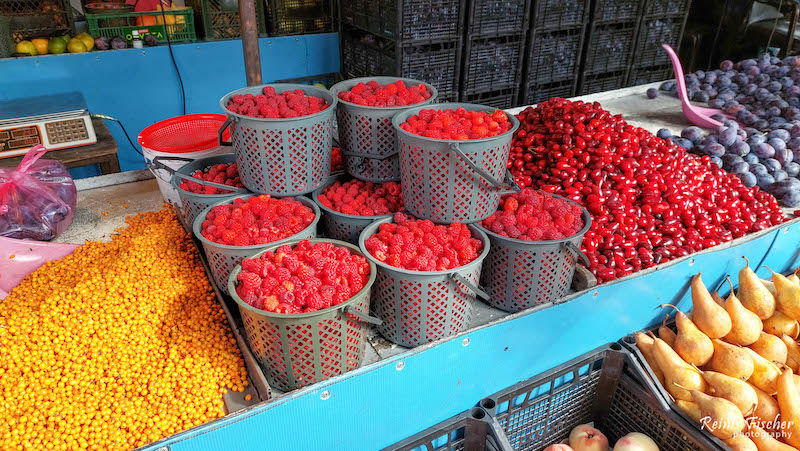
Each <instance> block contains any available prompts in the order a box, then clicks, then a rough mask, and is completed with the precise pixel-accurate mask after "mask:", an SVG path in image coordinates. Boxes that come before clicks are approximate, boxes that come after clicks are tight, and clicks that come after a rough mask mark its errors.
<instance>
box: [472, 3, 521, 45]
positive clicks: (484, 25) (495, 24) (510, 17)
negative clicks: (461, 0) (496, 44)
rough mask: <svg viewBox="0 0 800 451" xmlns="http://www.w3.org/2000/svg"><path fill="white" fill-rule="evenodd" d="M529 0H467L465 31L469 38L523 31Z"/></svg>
mask: <svg viewBox="0 0 800 451" xmlns="http://www.w3.org/2000/svg"><path fill="white" fill-rule="evenodd" d="M530 2H531V0H472V1H470V2H467V5H468V6H467V18H466V32H467V36H469V37H471V38H477V37H490V36H503V35H509V34H521V33H525V31H526V30H527V29H528V17H529V15H530V11H529V7H530Z"/></svg>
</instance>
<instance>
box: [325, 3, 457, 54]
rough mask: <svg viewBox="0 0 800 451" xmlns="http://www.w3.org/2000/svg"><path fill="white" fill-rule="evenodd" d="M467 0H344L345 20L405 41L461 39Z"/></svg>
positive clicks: (366, 29)
mask: <svg viewBox="0 0 800 451" xmlns="http://www.w3.org/2000/svg"><path fill="white" fill-rule="evenodd" d="M465 9H466V4H465V2H464V0H354V1H342V2H341V6H340V10H341V20H342V23H345V24H348V25H352V26H355V27H359V28H361V29H362V30H364V31H368V32H370V33H374V34H377V35H379V36H382V37H384V38H388V39H393V40H397V41H403V43H404V44H405V45H417V44H421V43H424V42H438V41H452V40H455V39H460V38H461V35H462V32H463V24H464V10H465Z"/></svg>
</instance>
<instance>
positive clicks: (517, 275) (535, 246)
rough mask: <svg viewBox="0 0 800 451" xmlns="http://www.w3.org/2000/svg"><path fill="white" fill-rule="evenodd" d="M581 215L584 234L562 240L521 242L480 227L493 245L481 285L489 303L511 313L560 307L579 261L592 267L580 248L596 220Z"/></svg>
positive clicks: (582, 209)
mask: <svg viewBox="0 0 800 451" xmlns="http://www.w3.org/2000/svg"><path fill="white" fill-rule="evenodd" d="M552 196H553V197H558V198H561V199H564V198H563V197H561V196H557V195H554V194H553V195H552ZM565 200H567V201H568V202H570V203H574V202H572V201H571V200H568V199H565ZM576 205H577V204H576ZM581 211H582V212H583V213H582V214H581V218H583V222H584V226H583V228H582V229H581V231H580V232H578V233H577V234H575V235H573V236H571V237H568V238H564V239H561V240H552V241H524V240H518V239H514V238H509V237H505V236H501V235H498V234H496V233H494V232H492V231H491V230H488V229H486V228H484V227H483V226H481V225H480V224H476V227H478V228H479V229H480V230H481V231H483V232H484V233H486V235H488V237H489V242H491V243H492V245H491V248H490V250H489V255H488V256H487V257H486V261H485V262H484V263H483V272H482V273H481V285H482V286H483V287H484V289H485V290H486V291H487V292H488V293H489V296H490V299H489V300H488V301H487V302H488V303H489V304H490V305H492V306H494V307H497V308H499V309H501V310H505V311H507V312H519V311H522V310H525V309H528V308H531V307H536V306H539V305H543V304H551V303H558V301H559V299H561V298H562V297H564V295H566V294H567V290H569V286H570V284H571V283H572V276H573V274H575V264H576V263H577V260H578V258H579V257H580V258H581V259H583V261H584V264H586V266H589V261H588V259H587V258H586V255H584V253H583V252H581V250H580V245H581V241H583V235H584V234H585V233H586V232H587V231H588V230H589V227H591V225H592V217H591V216H590V215H589V212H588V211H586V209H585V208H583V207H581Z"/></svg>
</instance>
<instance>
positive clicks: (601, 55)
mask: <svg viewBox="0 0 800 451" xmlns="http://www.w3.org/2000/svg"><path fill="white" fill-rule="evenodd" d="M661 1H668V0H661ZM643 4H644V2H641V1H639V0H594V1H593V2H592V15H591V18H590V21H589V31H588V37H587V40H586V41H587V42H586V45H585V47H584V55H583V73H582V74H581V80H580V86H579V88H578V93H579V94H592V93H595V92H600V91H608V90H611V89H618V88H622V87H624V86H625V84H626V82H627V80H628V69H629V68H630V65H631V62H632V60H633V52H634V45H635V42H636V32H637V30H638V27H639V19H640V18H639V13H640V11H641V8H642V7H643Z"/></svg>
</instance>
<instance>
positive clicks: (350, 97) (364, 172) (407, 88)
mask: <svg viewBox="0 0 800 451" xmlns="http://www.w3.org/2000/svg"><path fill="white" fill-rule="evenodd" d="M331 92H332V93H334V95H336V96H337V97H338V99H339V107H338V108H337V110H336V119H337V121H338V125H339V137H340V140H341V144H342V148H343V149H342V150H343V152H344V157H345V167H346V168H347V172H348V174H350V175H352V176H353V177H355V178H357V179H359V180H363V181H369V182H387V181H397V180H400V162H399V160H398V157H397V147H396V145H395V132H394V128H393V127H392V116H394V115H395V114H397V112H398V111H402V110H403V109H407V108H411V107H413V106H420V105H427V104H430V103H433V102H435V101H436V97H437V91H436V88H434V87H433V86H432V85H430V84H428V83H425V82H421V81H418V80H413V79H410V78H399V77H365V78H354V79H351V80H345V81H342V82H339V83H337V84H335V85H334V86H332V87H331Z"/></svg>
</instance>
